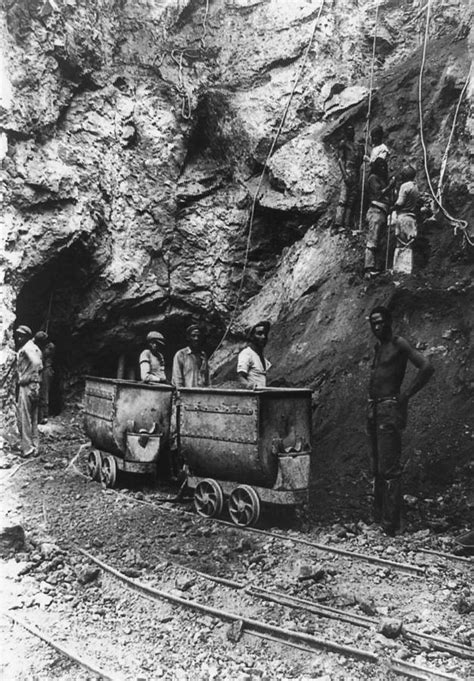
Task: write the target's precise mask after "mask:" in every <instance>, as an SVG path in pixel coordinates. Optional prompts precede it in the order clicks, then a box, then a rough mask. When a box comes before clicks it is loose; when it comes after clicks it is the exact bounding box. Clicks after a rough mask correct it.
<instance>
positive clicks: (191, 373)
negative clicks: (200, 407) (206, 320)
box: [172, 324, 209, 388]
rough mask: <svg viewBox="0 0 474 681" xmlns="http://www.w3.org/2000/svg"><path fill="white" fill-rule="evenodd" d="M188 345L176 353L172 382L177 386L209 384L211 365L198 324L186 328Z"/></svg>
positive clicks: (186, 386)
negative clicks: (203, 347)
mask: <svg viewBox="0 0 474 681" xmlns="http://www.w3.org/2000/svg"><path fill="white" fill-rule="evenodd" d="M186 340H187V341H188V345H187V347H185V348H182V349H181V350H178V352H177V353H176V354H175V356H174V359H173V378H172V383H173V385H175V386H176V387H177V388H196V387H197V388H202V387H205V386H207V385H209V365H208V362H207V355H206V353H205V352H204V350H203V349H202V341H203V338H202V333H201V329H200V328H199V326H198V325H197V324H191V325H190V326H188V328H187V329H186Z"/></svg>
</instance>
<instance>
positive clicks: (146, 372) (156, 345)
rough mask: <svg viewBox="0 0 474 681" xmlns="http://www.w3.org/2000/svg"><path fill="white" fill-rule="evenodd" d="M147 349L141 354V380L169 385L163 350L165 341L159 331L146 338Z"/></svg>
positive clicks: (152, 332)
mask: <svg viewBox="0 0 474 681" xmlns="http://www.w3.org/2000/svg"><path fill="white" fill-rule="evenodd" d="M146 342H147V346H148V347H147V348H146V349H145V350H143V352H142V353H141V354H140V360H139V362H140V379H141V380H142V381H144V382H145V383H167V380H166V374H165V359H164V357H163V355H162V352H161V351H162V350H163V349H164V347H165V339H164V337H163V335H162V334H161V333H159V332H158V331H150V333H149V334H148V335H147V337H146Z"/></svg>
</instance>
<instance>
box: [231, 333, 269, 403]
mask: <svg viewBox="0 0 474 681" xmlns="http://www.w3.org/2000/svg"><path fill="white" fill-rule="evenodd" d="M269 331H270V322H258V323H257V324H255V326H253V327H252V328H251V329H250V333H249V336H248V340H249V342H248V345H247V347H245V348H244V349H243V350H241V352H239V357H238V359H237V376H238V379H239V383H240V385H241V386H242V388H246V389H247V390H249V389H250V390H254V389H255V388H265V386H266V385H267V371H268V370H269V369H270V367H271V364H270V362H269V361H268V359H266V358H265V357H264V354H263V349H264V348H265V345H266V344H267V340H268V332H269Z"/></svg>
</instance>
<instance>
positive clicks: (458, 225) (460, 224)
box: [418, 0, 474, 246]
mask: <svg viewBox="0 0 474 681" xmlns="http://www.w3.org/2000/svg"><path fill="white" fill-rule="evenodd" d="M430 13H431V0H428V2H427V7H426V24H425V35H424V39H423V53H422V58H421V67H420V75H419V78H418V113H419V119H420V142H421V146H422V149H423V165H424V169H425V176H426V181H427V183H428V187H429V189H430V192H431V196H432V197H433V200H434V202H435V203H436V205H437V206H438V208H439V209H440V211H441V212H442V213H443V215H444V216H445V217H446V218H447V220H449V222H451V223H452V224H453V225H454V233H455V234H456V233H457V230H458V229H460V230H461V231H462V232H463V235H464V238H465V240H466V241H467V243H468V244H469V245H470V246H474V242H473V241H472V239H471V238H470V236H469V233H468V223H467V222H466V220H460V219H459V218H454V217H453V216H452V215H450V214H449V213H448V211H447V210H446V209H445V208H444V206H443V205H442V203H441V196H440V197H439V198H438V196H436V194H435V191H434V188H433V185H432V182H431V177H430V172H429V169H428V150H427V148H426V143H425V138H424V131H423V102H422V84H423V71H424V68H425V63H426V49H427V46H428V38H429V26H430ZM466 85H467V83H466ZM465 88H466V86H464V88H463V92H462V93H461V94H463V93H464V90H465ZM460 103H461V98H460V100H459V102H458V107H459V106H460ZM456 115H457V113H456ZM455 120H456V119H455ZM454 124H455V121H454ZM452 132H453V131H452ZM451 138H452V134H451V135H450V137H449V140H448V147H447V148H446V151H445V155H446V158H447V152H448V148H449V144H450V141H451ZM443 158H444V156H443Z"/></svg>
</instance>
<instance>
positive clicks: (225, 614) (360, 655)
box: [76, 546, 379, 664]
mask: <svg viewBox="0 0 474 681" xmlns="http://www.w3.org/2000/svg"><path fill="white" fill-rule="evenodd" d="M76 550H77V551H78V552H79V553H81V554H82V555H83V556H86V558H88V559H89V560H91V561H92V562H93V563H95V564H96V565H98V566H99V567H100V568H102V570H105V571H106V572H108V573H109V574H111V575H113V576H114V577H116V578H117V579H119V580H120V581H121V582H123V583H125V584H127V585H128V586H129V587H130V588H132V589H133V590H134V591H137V592H139V593H141V594H145V595H147V596H151V597H152V598H154V599H161V600H166V601H168V602H170V603H174V604H175V605H181V606H183V607H185V608H190V609H192V610H197V611H199V612H202V613H204V614H206V615H210V616H211V617H216V618H218V619H221V620H226V621H229V622H242V624H243V625H244V627H245V631H246V632H248V633H254V632H263V633H266V634H270V635H273V636H275V638H277V639H278V641H279V642H280V643H282V642H283V643H286V641H288V640H289V641H293V642H296V643H305V644H307V645H308V646H309V647H312V648H313V652H314V649H315V648H316V649H319V650H326V651H329V652H332V653H337V654H341V655H346V656H350V657H355V658H357V659H360V660H365V661H368V662H372V663H374V664H377V663H378V662H379V658H378V656H377V655H376V654H375V653H373V652H371V651H370V650H361V649H358V648H354V647H353V646H346V645H343V644H342V643H336V642H334V641H330V640H328V639H323V638H319V637H317V636H312V635H311V634H306V633H304V632H299V631H293V630H291V629H284V628H282V627H277V626H275V625H273V624H268V623H267V622H262V621H260V620H255V619H252V618H249V617H243V616H241V615H239V614H237V613H234V612H230V611H228V610H223V609H220V608H214V607H212V606H209V605H204V604H203V603H198V602H197V601H191V600H188V599H186V598H181V597H180V596H175V595H173V594H170V593H168V592H166V591H162V590H161V589H154V588H153V587H151V586H149V585H148V584H143V583H142V582H139V581H137V580H134V579H131V578H130V577H127V576H126V575H125V574H124V573H123V572H120V571H119V570H116V569H115V568H114V567H112V566H111V565H108V564H107V563H105V562H104V561H102V560H100V558H96V556H93V555H92V554H91V553H89V552H88V551H86V550H85V549H82V548H81V547H79V546H76Z"/></svg>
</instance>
